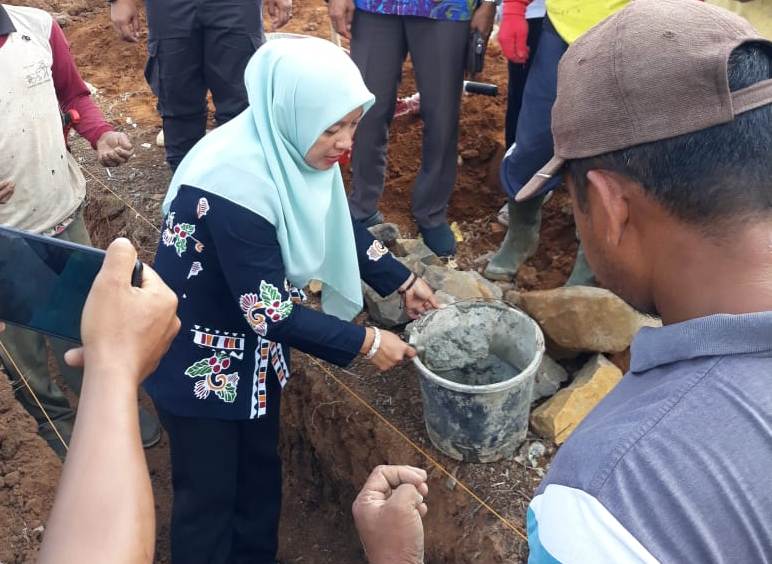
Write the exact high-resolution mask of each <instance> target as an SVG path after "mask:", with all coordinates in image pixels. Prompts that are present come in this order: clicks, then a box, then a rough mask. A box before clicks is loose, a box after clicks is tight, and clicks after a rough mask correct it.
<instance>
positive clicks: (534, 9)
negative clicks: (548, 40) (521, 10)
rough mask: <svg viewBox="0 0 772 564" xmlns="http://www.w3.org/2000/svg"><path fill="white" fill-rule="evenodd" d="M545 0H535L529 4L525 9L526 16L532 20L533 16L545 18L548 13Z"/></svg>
mask: <svg viewBox="0 0 772 564" xmlns="http://www.w3.org/2000/svg"><path fill="white" fill-rule="evenodd" d="M544 1H545V0H533V2H531V3H530V4H528V8H526V10H525V18H526V19H528V20H530V19H533V18H543V17H544V16H545V15H546V14H547V7H546V6H545V4H544Z"/></svg>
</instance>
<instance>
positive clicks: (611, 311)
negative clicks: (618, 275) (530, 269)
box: [506, 286, 661, 353]
mask: <svg viewBox="0 0 772 564" xmlns="http://www.w3.org/2000/svg"><path fill="white" fill-rule="evenodd" d="M506 300H507V301H508V302H509V303H511V304H513V305H515V306H516V307H520V308H521V309H523V310H524V311H525V312H526V313H528V314H529V315H530V316H531V317H533V318H534V319H535V320H536V322H537V323H539V325H540V326H541V328H542V330H543V331H544V333H545V336H547V337H548V339H549V340H550V341H551V343H550V344H554V345H556V348H557V349H558V350H560V349H562V351H567V352H574V353H576V352H603V353H617V352H621V351H624V350H625V349H627V347H629V346H630V342H631V341H632V340H633V337H634V336H635V334H636V333H637V332H638V331H639V330H640V329H641V328H642V327H656V326H659V325H661V323H660V322H659V321H658V320H655V319H653V318H649V317H646V316H644V315H642V314H640V313H638V312H637V311H635V310H634V309H633V308H631V307H630V306H629V305H627V304H626V303H625V302H624V301H622V299H621V298H619V297H617V296H616V295H614V294H613V293H611V292H609V291H608V290H604V289H602V288H591V287H586V286H572V287H563V288H557V289H555V290H544V291H538V292H523V293H520V292H516V291H512V292H507V294H506Z"/></svg>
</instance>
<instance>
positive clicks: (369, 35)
mask: <svg viewBox="0 0 772 564" xmlns="http://www.w3.org/2000/svg"><path fill="white" fill-rule="evenodd" d="M403 19H404V18H401V17H398V16H387V15H382V14H371V13H369V12H365V11H362V10H356V11H355V12H354V21H353V23H352V26H351V34H352V37H351V58H352V60H353V61H354V63H356V65H357V67H359V71H360V72H361V73H362V78H363V79H364V81H365V84H366V85H367V88H368V89H369V90H370V92H372V93H373V94H375V104H373V106H372V108H370V109H369V110H368V112H367V113H366V114H365V115H364V118H362V121H361V122H360V123H359V127H358V128H357V132H356V137H355V138H354V151H353V160H352V165H351V166H352V170H353V178H352V187H351V194H350V195H349V207H350V209H351V215H352V217H353V218H354V219H356V220H360V221H362V220H367V219H369V218H371V217H372V216H373V215H375V214H376V213H377V211H378V200H380V198H381V194H382V193H383V181H384V174H385V172H386V150H387V147H388V139H389V124H390V123H391V119H392V118H393V117H394V108H395V106H396V103H397V87H398V86H399V81H400V77H401V76H402V63H403V62H404V60H405V55H406V54H407V45H406V42H405V35H404V28H403V24H402V20H403Z"/></svg>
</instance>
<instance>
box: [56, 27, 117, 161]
mask: <svg viewBox="0 0 772 564" xmlns="http://www.w3.org/2000/svg"><path fill="white" fill-rule="evenodd" d="M49 43H50V45H51V54H52V57H53V63H52V65H51V76H52V79H53V82H54V89H55V90H56V97H57V99H58V101H59V107H60V108H61V110H62V111H67V110H76V111H77V112H78V114H79V116H80V122H79V123H78V124H76V125H75V130H76V131H77V132H78V133H79V134H80V135H81V136H82V137H83V138H85V139H86V140H87V141H88V142H89V143H91V146H92V147H94V148H96V143H97V141H98V140H99V138H100V137H101V136H102V135H104V134H105V133H107V132H108V131H113V127H112V126H111V125H110V124H109V123H107V122H106V121H105V118H104V116H103V115H102V111H101V110H100V109H99V107H98V106H97V105H96V103H95V102H94V99H93V98H92V97H91V93H90V92H89V89H88V87H87V86H86V83H85V82H83V79H82V78H81V76H80V73H79V72H78V68H77V67H76V66H75V61H74V60H73V58H72V54H71V53H70V46H69V44H68V43H67V39H66V38H65V36H64V32H63V31H62V29H61V28H60V27H59V24H57V23H56V22H53V24H52V26H51V36H50V37H49Z"/></svg>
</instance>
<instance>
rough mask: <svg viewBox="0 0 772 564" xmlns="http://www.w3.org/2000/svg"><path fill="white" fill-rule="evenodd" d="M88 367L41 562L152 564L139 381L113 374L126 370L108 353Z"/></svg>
mask: <svg viewBox="0 0 772 564" xmlns="http://www.w3.org/2000/svg"><path fill="white" fill-rule="evenodd" d="M86 367H87V368H86V371H85V374H84V379H83V381H84V383H83V390H82V392H81V396H80V404H79V407H78V414H77V418H76V421H75V428H74V431H73V435H72V441H71V443H70V449H69V452H68V455H67V460H66V462H65V465H64V470H63V473H62V479H61V482H60V485H59V490H58V493H57V496H56V500H55V502H54V507H53V509H52V511H51V515H50V518H49V520H48V524H47V527H46V533H45V538H44V540H43V546H42V549H41V553H40V559H39V562H41V563H48V562H56V563H57V564H58V563H82V562H111V563H120V562H132V563H134V562H152V560H153V550H154V544H155V511H154V507H153V494H152V489H151V485H150V476H149V474H148V470H147V464H146V462H145V455H144V452H143V450H142V442H141V439H140V434H139V418H138V412H137V390H136V388H135V386H136V384H134V383H133V382H135V381H136V378H131V377H123V376H122V375H117V374H115V372H116V371H120V370H126V368H124V367H123V366H121V363H120V359H118V358H115V357H113V358H109V357H108V356H107V355H104V358H89V357H87V358H86ZM111 372H112V374H111Z"/></svg>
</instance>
